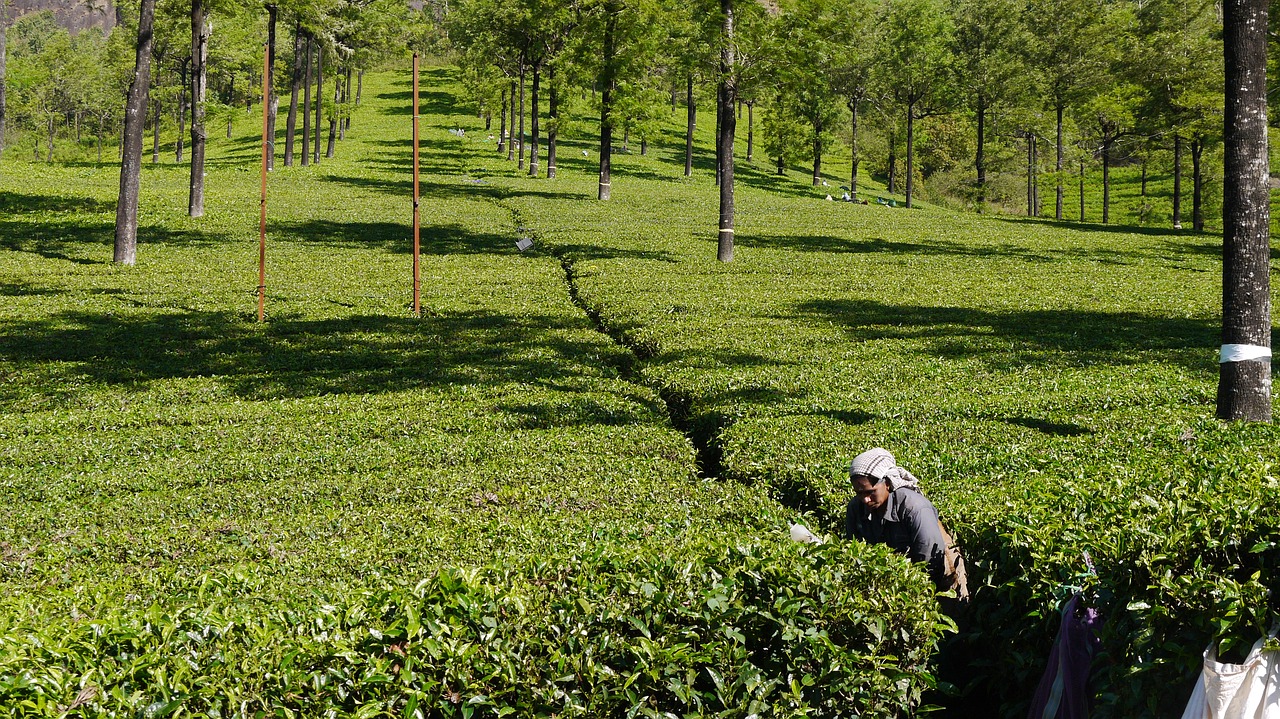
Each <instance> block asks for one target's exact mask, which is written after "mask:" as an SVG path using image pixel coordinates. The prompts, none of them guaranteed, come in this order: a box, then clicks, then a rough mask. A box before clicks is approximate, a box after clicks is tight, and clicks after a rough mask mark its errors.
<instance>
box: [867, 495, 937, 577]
mask: <svg viewBox="0 0 1280 719" xmlns="http://www.w3.org/2000/svg"><path fill="white" fill-rule="evenodd" d="M844 533H845V536H846V537H848V538H850V539H860V540H862V541H864V542H867V543H868V544H887V545H889V548H890V549H892V550H894V551H895V552H900V553H902V554H905V555H907V557H909V558H910V559H911V561H913V562H924V563H925V564H926V565H927V569H928V572H929V577H930V578H931V579H932V580H933V583H934V584H935V585H936V586H937V587H938V588H939V589H943V590H945V589H948V588H950V587H949V584H950V583H949V582H948V581H947V579H946V544H945V542H944V540H943V539H942V530H941V529H940V528H939V526H938V510H937V508H936V507H934V506H933V503H932V502H930V501H929V500H928V499H927V498H926V497H925V496H924V495H923V494H921V493H920V492H918V491H916V490H914V489H911V488H910V487H900V488H898V489H897V490H895V491H893V492H891V493H890V494H889V501H888V503H887V506H886V507H885V510H884V513H883V514H880V515H876V514H873V513H870V512H868V511H867V509H866V508H865V507H864V506H863V505H862V503H861V502H859V501H858V499H857V498H856V497H855V498H854V499H852V500H851V501H850V502H849V506H848V507H847V508H846V509H845V517H844Z"/></svg>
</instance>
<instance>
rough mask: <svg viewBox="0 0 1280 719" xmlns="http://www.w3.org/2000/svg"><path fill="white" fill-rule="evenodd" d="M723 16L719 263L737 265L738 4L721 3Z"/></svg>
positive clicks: (721, 44) (731, 2)
mask: <svg viewBox="0 0 1280 719" xmlns="http://www.w3.org/2000/svg"><path fill="white" fill-rule="evenodd" d="M720 13H721V15H722V16H723V20H722V24H721V28H722V30H721V34H720V89H719V93H718V95H719V104H720V107H719V109H720V127H719V137H718V138H717V140H718V144H719V148H720V152H719V153H718V155H719V163H720V166H719V176H720V227H719V234H718V241H717V243H716V259H717V260H719V261H720V262H732V261H733V241H734V222H733V189H734V186H733V144H734V133H735V131H736V123H737V119H736V117H735V116H734V114H733V108H734V105H735V104H737V102H738V77H737V71H738V68H737V58H736V56H735V50H736V47H735V37H734V0H720Z"/></svg>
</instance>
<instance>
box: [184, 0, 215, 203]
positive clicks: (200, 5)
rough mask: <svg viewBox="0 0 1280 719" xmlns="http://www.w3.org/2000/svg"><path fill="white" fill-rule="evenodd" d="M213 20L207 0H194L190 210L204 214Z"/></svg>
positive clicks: (192, 15)
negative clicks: (207, 111)
mask: <svg viewBox="0 0 1280 719" xmlns="http://www.w3.org/2000/svg"><path fill="white" fill-rule="evenodd" d="M210 29H211V24H210V21H209V17H208V15H207V13H206V12H205V5H204V0H191V182H190V191H189V193H188V195H187V214H188V215H190V216H191V217H201V216H203V215H204V155H205V144H206V141H207V139H208V136H209V135H208V131H207V130H206V128H205V102H206V97H205V91H206V90H207V88H208V82H209V62H208V60H209V34H210Z"/></svg>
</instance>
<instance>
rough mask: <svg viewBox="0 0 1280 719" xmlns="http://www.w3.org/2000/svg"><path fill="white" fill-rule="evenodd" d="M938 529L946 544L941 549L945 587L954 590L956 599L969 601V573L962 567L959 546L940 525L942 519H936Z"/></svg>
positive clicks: (962, 559) (962, 560)
mask: <svg viewBox="0 0 1280 719" xmlns="http://www.w3.org/2000/svg"><path fill="white" fill-rule="evenodd" d="M938 531H939V532H941V533H942V542H943V544H944V545H946V549H945V550H944V551H943V560H942V561H943V565H942V567H943V572H944V576H945V578H946V580H947V583H948V585H949V586H948V587H947V589H952V590H955V593H956V599H958V600H960V601H962V602H967V601H969V573H968V572H967V571H966V570H965V567H964V557H963V556H961V554H960V547H959V546H957V545H956V540H954V539H952V538H951V535H950V534H949V533H948V532H947V528H946V527H944V526H942V520H941V519H939V520H938Z"/></svg>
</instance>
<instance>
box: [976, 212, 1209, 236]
mask: <svg viewBox="0 0 1280 719" xmlns="http://www.w3.org/2000/svg"><path fill="white" fill-rule="evenodd" d="M993 219H995V220H997V221H999V222H1008V223H1019V224H1030V225H1044V226H1046V227H1053V228H1055V229H1059V230H1076V231H1078V232H1110V233H1121V234H1126V235H1149V236H1157V237H1159V236H1164V237H1168V236H1182V237H1187V236H1195V235H1198V234H1199V233H1197V232H1195V231H1194V230H1175V229H1173V228H1171V227H1150V226H1144V225H1111V224H1107V225H1104V224H1101V223H1099V222H1068V221H1066V220H1052V219H1048V218H1044V217H1009V216H993Z"/></svg>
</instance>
